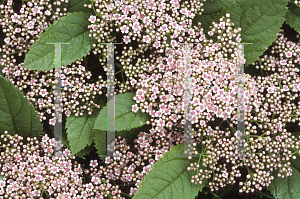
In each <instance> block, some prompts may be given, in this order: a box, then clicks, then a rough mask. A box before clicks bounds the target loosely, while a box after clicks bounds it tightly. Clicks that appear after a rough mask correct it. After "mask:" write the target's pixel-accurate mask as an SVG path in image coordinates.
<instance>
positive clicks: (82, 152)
mask: <svg viewBox="0 0 300 199" xmlns="http://www.w3.org/2000/svg"><path fill="white" fill-rule="evenodd" d="M93 149H94V146H93V145H91V146H87V147H85V148H84V149H82V150H80V151H79V152H77V153H75V154H74V155H75V156H76V157H80V158H84V156H85V155H87V154H89V153H90V152H91V151H92V150H93Z"/></svg>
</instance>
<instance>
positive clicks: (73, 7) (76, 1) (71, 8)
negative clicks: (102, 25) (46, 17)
mask: <svg viewBox="0 0 300 199" xmlns="http://www.w3.org/2000/svg"><path fill="white" fill-rule="evenodd" d="M57 1H58V0H51V1H50V3H51V4H52V6H53V10H56V8H60V9H61V10H63V9H64V8H67V12H68V13H69V12H70V13H72V12H79V11H82V12H86V13H90V12H91V11H92V9H91V8H88V7H84V4H87V5H88V4H90V3H91V1H89V0H69V1H68V3H65V2H61V1H59V2H60V5H54V4H53V2H57Z"/></svg>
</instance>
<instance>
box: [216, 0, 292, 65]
mask: <svg viewBox="0 0 300 199" xmlns="http://www.w3.org/2000/svg"><path fill="white" fill-rule="evenodd" d="M287 4H288V0H240V1H238V2H232V3H231V4H230V5H229V6H227V7H226V8H224V9H223V10H222V11H221V12H220V14H218V15H216V16H215V18H214V21H217V22H218V21H219V18H221V16H225V14H226V13H230V20H231V21H232V22H233V23H234V28H239V27H240V28H241V29H242V31H241V38H242V42H246V43H253V44H249V45H245V52H244V53H245V58H246V64H245V65H246V66H247V65H249V64H252V63H253V62H255V61H257V60H258V57H259V56H261V55H263V53H264V52H265V51H266V49H267V48H268V47H269V46H270V45H271V44H272V43H273V42H274V41H275V40H276V39H277V35H276V34H277V33H278V32H279V30H280V27H281V26H282V24H283V22H284V20H285V19H284V16H285V14H286V11H287V7H286V5H287Z"/></svg>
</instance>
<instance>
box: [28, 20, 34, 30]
mask: <svg viewBox="0 0 300 199" xmlns="http://www.w3.org/2000/svg"><path fill="white" fill-rule="evenodd" d="M33 27H34V22H33V21H30V22H28V23H27V28H28V29H32V28H33Z"/></svg>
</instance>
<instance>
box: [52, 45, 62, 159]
mask: <svg viewBox="0 0 300 199" xmlns="http://www.w3.org/2000/svg"><path fill="white" fill-rule="evenodd" d="M60 75H61V44H60V43H56V44H55V94H56V96H55V98H54V104H55V117H56V121H55V125H54V137H55V140H56V141H57V142H59V141H60V142H61V140H62V113H61V111H62V103H61V102H62V99H61V78H60ZM59 151H60V152H61V147H60V148H59V147H57V145H56V146H55V147H54V154H58V153H59Z"/></svg>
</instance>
